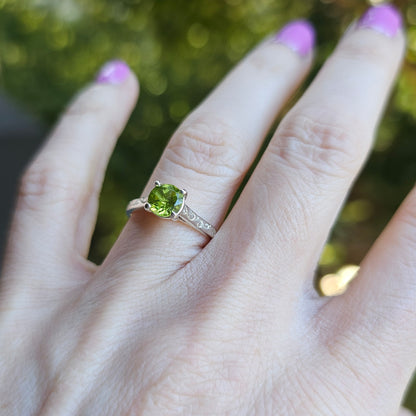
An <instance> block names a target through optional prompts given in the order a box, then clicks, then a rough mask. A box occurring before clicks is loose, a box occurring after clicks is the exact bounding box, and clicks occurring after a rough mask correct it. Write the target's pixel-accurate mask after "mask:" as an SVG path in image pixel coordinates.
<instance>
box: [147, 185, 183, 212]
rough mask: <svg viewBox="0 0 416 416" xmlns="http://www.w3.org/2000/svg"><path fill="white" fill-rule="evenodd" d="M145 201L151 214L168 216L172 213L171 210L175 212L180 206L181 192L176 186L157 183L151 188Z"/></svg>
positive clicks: (181, 202)
mask: <svg viewBox="0 0 416 416" xmlns="http://www.w3.org/2000/svg"><path fill="white" fill-rule="evenodd" d="M147 202H148V203H149V205H150V211H152V212H153V214H155V215H157V216H159V217H163V218H168V217H170V216H171V215H172V212H173V213H174V214H177V213H178V212H179V210H180V209H181V208H182V204H183V193H182V192H181V191H180V189H178V188H177V187H176V186H173V185H169V184H164V185H159V186H155V187H154V188H153V189H152V190H151V192H150V194H149V196H148V198H147Z"/></svg>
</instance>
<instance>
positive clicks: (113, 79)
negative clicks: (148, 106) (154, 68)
mask: <svg viewBox="0 0 416 416" xmlns="http://www.w3.org/2000/svg"><path fill="white" fill-rule="evenodd" d="M129 73H130V68H129V66H128V65H127V64H126V63H125V62H123V61H120V60H116V61H110V62H107V63H106V64H105V65H104V66H103V67H102V68H101V69H100V71H99V72H98V74H97V77H96V78H95V80H96V81H97V82H99V83H102V84H121V83H122V82H123V81H124V80H125V79H126V78H127V77H128V75H129Z"/></svg>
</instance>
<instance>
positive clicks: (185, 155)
mask: <svg viewBox="0 0 416 416" xmlns="http://www.w3.org/2000/svg"><path fill="white" fill-rule="evenodd" d="M241 142H242V140H241V136H240V134H239V133H238V132H237V130H236V129H234V128H233V127H232V126H231V125H229V124H227V123H226V122H225V121H224V120H221V119H218V118H217V117H215V116H212V115H208V116H207V115H203V117H200V118H198V119H196V120H193V121H191V122H188V123H185V124H184V125H183V126H181V127H179V129H178V131H177V132H176V133H175V134H174V136H173V138H172V140H171V142H170V144H169V145H168V147H167V148H166V150H165V154H164V160H165V161H166V162H168V163H169V164H171V165H174V167H175V169H180V170H186V171H189V170H190V171H192V173H196V174H197V175H198V176H213V177H218V178H232V179H233V180H234V179H235V178H236V177H237V178H240V177H241V176H243V175H244V171H245V170H244V165H245V164H244V163H242V160H241V159H242V155H241V152H240V149H238V146H237V145H238V143H241Z"/></svg>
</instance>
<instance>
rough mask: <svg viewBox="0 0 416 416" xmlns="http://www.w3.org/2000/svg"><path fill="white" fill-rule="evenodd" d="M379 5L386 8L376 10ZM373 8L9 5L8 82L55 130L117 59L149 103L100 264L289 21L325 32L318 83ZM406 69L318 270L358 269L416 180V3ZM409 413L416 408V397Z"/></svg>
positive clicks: (131, 0)
mask: <svg viewBox="0 0 416 416" xmlns="http://www.w3.org/2000/svg"><path fill="white" fill-rule="evenodd" d="M372 3H373V4H375V3H376V1H373V2H372ZM368 4H369V2H365V1H358V0H348V1H347V0H320V1H319V0H199V1H192V0H175V1H166V0H165V1H163V0H88V1H86V0H85V1H83V0H60V1H56V0H0V45H1V47H0V83H1V86H2V88H3V89H4V90H6V91H7V92H8V93H9V94H10V95H11V96H13V97H14V98H15V99H17V100H18V101H20V102H21V103H22V104H23V105H24V106H25V107H26V108H28V109H29V110H30V111H31V112H32V113H36V114H37V115H38V116H39V117H40V118H41V119H42V120H44V121H45V122H46V123H47V124H52V123H53V122H54V121H55V119H56V118H57V116H58V114H59V113H60V112H61V111H62V109H63V108H64V106H65V105H66V103H67V102H68V100H70V98H71V96H72V95H73V94H74V93H75V92H76V91H77V90H78V89H79V88H81V87H82V86H83V85H85V83H87V82H89V81H90V80H91V79H92V78H93V77H94V74H95V72H96V71H97V69H98V68H99V67H100V66H101V65H102V64H103V63H104V62H105V61H107V60H109V59H113V58H121V59H124V60H126V61H127V62H128V63H129V64H130V66H131V67H132V68H133V70H134V71H135V72H136V73H137V74H138V77H139V79H140V83H141V96H140V101H139V104H138V106H137V108H136V110H135V111H134V113H133V115H132V117H131V120H130V122H129V124H128V126H127V128H126V130H125V132H124V133H123V135H122V137H121V138H120V141H119V144H118V146H117V148H116V150H115V153H114V155H113V157H112V160H111V163H110V165H109V168H108V174H107V178H106V181H105V183H104V189H103V193H102V197H101V208H100V213H99V217H98V223H97V229H96V232H95V235H94V238H93V244H92V248H91V253H90V257H91V258H92V259H93V260H95V261H98V262H99V261H101V260H102V259H103V257H104V256H105V254H106V252H107V251H108V249H109V247H111V245H112V244H113V242H114V240H115V238H116V237H117V235H118V233H119V232H120V230H121V228H122V227H123V225H124V223H125V217H124V215H123V212H124V208H125V205H126V201H128V200H129V199H131V198H133V197H136V196H137V195H139V194H140V193H141V189H142V188H143V186H144V183H145V181H147V179H148V178H149V176H150V175H151V172H152V168H153V167H154V165H155V163H156V162H157V160H158V158H159V156H160V154H161V152H162V149H163V147H164V146H165V144H166V141H167V140H168V139H169V137H170V135H171V134H172V132H173V131H174V129H175V128H176V127H177V125H178V123H179V122H180V121H181V120H182V119H183V117H184V116H185V115H186V114H187V113H188V112H189V111H190V109H192V108H193V107H194V106H195V105H197V104H198V103H199V102H200V101H201V99H202V98H203V97H204V96H205V95H206V94H207V92H208V91H210V89H212V87H213V86H214V85H215V84H216V83H217V82H218V81H219V80H220V79H221V77H222V76H223V75H224V74H225V73H226V71H227V70H229V69H230V67H232V65H233V64H234V63H235V62H237V61H238V60H239V59H240V58H241V57H242V56H243V55H244V54H245V53H246V52H247V51H248V50H249V49H250V48H251V47H253V46H254V45H255V44H256V43H257V42H258V41H259V40H261V39H262V38H263V37H264V36H266V35H268V34H270V33H272V32H274V31H276V30H277V29H278V28H279V27H280V26H281V25H282V24H284V23H285V22H286V21H288V20H290V19H293V18H298V17H306V18H308V19H310V20H311V21H312V22H313V24H314V25H315V27H316V29H317V36H318V42H319V48H318V53H317V58H316V63H315V67H314V70H313V73H316V71H317V70H318V68H319V67H320V66H321V65H322V63H323V61H324V60H325V58H326V57H327V56H328V54H329V53H330V52H331V51H332V50H333V48H334V46H335V45H336V42H337V40H338V39H339V37H340V36H341V35H342V33H343V31H344V30H345V29H346V27H347V26H348V24H349V23H350V22H351V21H352V20H353V19H354V18H357V17H358V16H359V15H360V13H362V12H363V10H365V8H366V7H367V6H368ZM396 4H397V5H398V6H399V7H400V8H401V9H402V11H403V14H404V16H405V21H406V24H407V32H408V39H409V40H408V49H407V53H406V60H405V63H404V66H403V69H402V72H401V75H400V78H399V81H398V86H397V89H396V91H395V92H394V95H393V98H392V100H391V102H390V104H389V106H388V109H387V113H386V115H385V117H384V119H383V121H382V124H381V127H380V130H379V133H378V136H377V138H376V142H375V149H374V152H373V154H372V155H371V157H370V159H369V162H368V164H367V166H366V167H365V169H364V171H363V172H362V174H361V176H360V178H359V179H358V181H357V183H356V185H355V186H354V188H353V189H352V191H351V194H350V197H349V200H348V202H347V204H346V206H345V208H344V210H343V212H342V213H341V215H340V218H339V222H338V224H337V225H336V227H335V228H334V231H333V235H332V237H331V241H330V243H328V245H327V247H326V248H325V250H324V253H323V256H322V260H321V265H320V272H321V273H327V272H331V271H334V270H335V269H337V268H338V267H340V266H341V265H342V264H345V263H355V264H358V263H359V262H360V260H361V259H362V257H363V256H364V254H365V252H366V250H367V249H368V248H369V246H370V245H371V243H372V242H373V241H374V240H375V238H376V237H377V235H378V234H379V232H380V231H381V230H382V228H383V227H384V226H385V224H386V223H387V221H388V219H389V218H390V217H391V215H392V214H393V212H394V211H395V209H396V208H397V206H398V205H399V204H400V202H401V200H402V199H403V197H404V196H405V195H406V193H407V192H408V191H409V190H410V188H411V187H412V186H413V183H414V178H415V177H416V137H415V136H416V100H415V99H416V2H415V1H397V2H396ZM407 405H408V406H410V407H412V408H413V409H415V410H416V390H415V388H413V390H411V391H410V392H409V394H408V398H407Z"/></svg>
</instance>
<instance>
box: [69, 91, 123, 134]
mask: <svg viewBox="0 0 416 416" xmlns="http://www.w3.org/2000/svg"><path fill="white" fill-rule="evenodd" d="M110 105H111V101H109V98H108V94H107V91H103V90H102V88H100V87H99V86H92V87H90V88H89V89H88V90H86V91H83V92H81V93H80V94H79V95H78V96H76V97H75V99H74V100H73V102H72V103H71V104H70V105H69V106H68V107H67V108H66V109H65V111H64V112H63V114H62V120H69V123H70V125H71V126H77V125H79V123H80V122H82V123H83V122H86V121H88V120H90V119H91V121H94V122H95V120H98V119H99V120H102V122H103V126H105V131H106V134H109V135H113V136H118V135H119V134H120V131H121V129H122V125H121V123H120V122H119V121H118V118H117V117H109V116H107V113H108V112H109V111H110ZM70 130H71V131H72V128H71V129H70Z"/></svg>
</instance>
